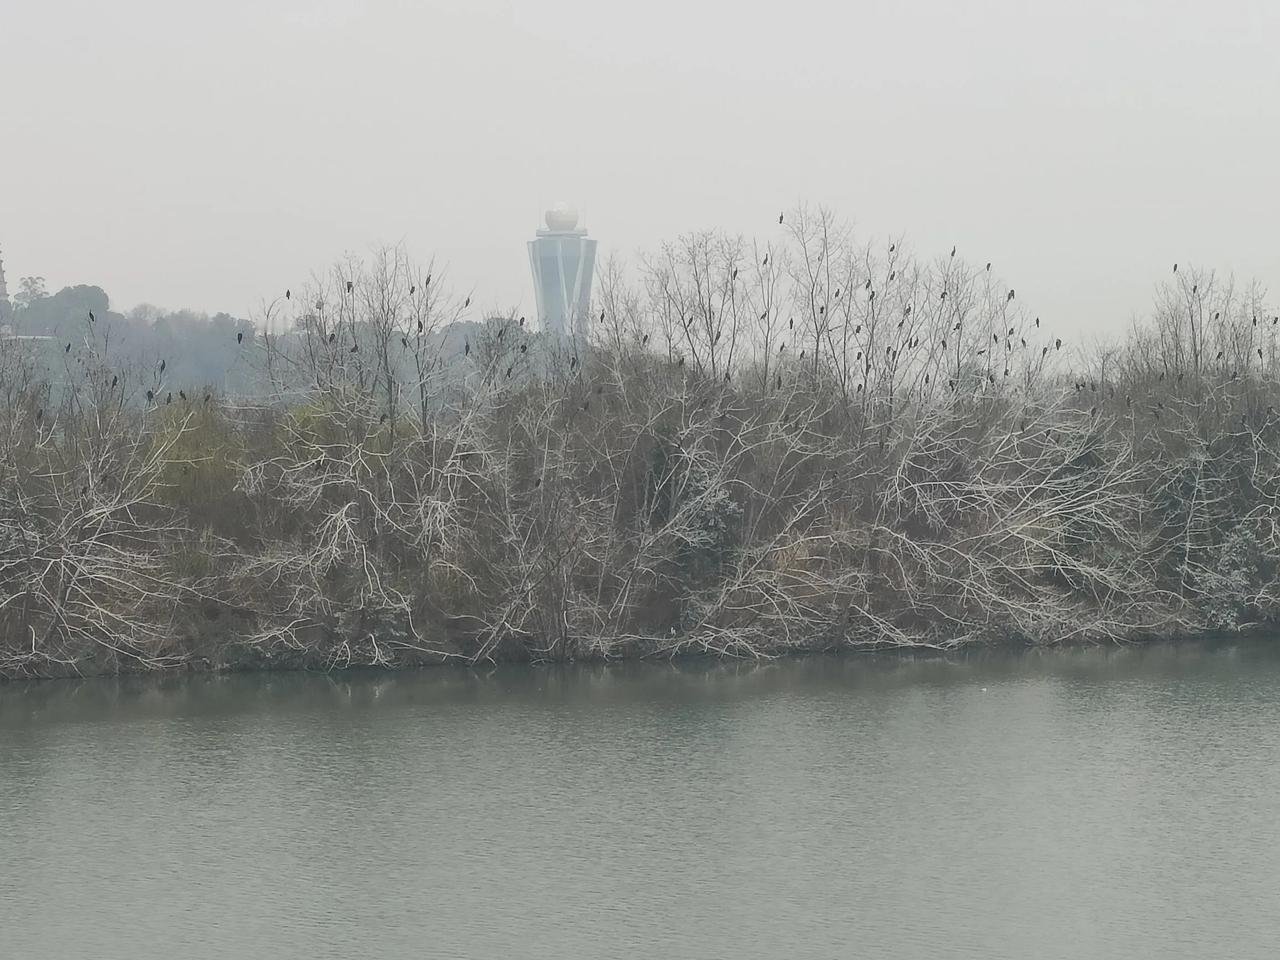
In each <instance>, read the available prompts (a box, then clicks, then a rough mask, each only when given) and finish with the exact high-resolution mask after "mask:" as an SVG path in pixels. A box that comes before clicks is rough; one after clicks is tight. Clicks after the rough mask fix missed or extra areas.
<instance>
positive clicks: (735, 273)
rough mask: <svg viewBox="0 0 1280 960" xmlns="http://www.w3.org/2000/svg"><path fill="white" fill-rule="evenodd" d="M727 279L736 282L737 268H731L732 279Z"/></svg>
mask: <svg viewBox="0 0 1280 960" xmlns="http://www.w3.org/2000/svg"><path fill="white" fill-rule="evenodd" d="M729 279H731V280H737V279H738V268H737V267H734V268H733V276H732V277H730V278H729Z"/></svg>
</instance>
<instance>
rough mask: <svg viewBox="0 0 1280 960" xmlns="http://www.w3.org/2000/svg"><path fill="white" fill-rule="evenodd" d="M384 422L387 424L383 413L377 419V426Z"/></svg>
mask: <svg viewBox="0 0 1280 960" xmlns="http://www.w3.org/2000/svg"><path fill="white" fill-rule="evenodd" d="M386 422H387V415H386V414H385V413H384V414H383V415H382V416H380V417H379V418H378V426H382V425H383V424H384V423H386Z"/></svg>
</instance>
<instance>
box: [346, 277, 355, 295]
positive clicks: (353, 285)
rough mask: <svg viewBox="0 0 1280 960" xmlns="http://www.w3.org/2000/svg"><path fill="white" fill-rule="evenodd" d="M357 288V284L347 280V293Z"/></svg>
mask: <svg viewBox="0 0 1280 960" xmlns="http://www.w3.org/2000/svg"><path fill="white" fill-rule="evenodd" d="M355 288H356V285H355V284H354V283H353V282H352V281H350V280H348V281H347V293H350V292H351V291H352V290H354V289H355Z"/></svg>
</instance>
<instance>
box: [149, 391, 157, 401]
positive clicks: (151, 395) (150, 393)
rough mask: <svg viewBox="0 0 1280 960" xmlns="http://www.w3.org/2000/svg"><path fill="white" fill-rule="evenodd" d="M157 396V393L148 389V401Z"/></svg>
mask: <svg viewBox="0 0 1280 960" xmlns="http://www.w3.org/2000/svg"><path fill="white" fill-rule="evenodd" d="M155 398H156V395H155V394H154V393H152V392H151V391H150V390H148V391H147V401H148V402H150V401H152V400H154V399H155Z"/></svg>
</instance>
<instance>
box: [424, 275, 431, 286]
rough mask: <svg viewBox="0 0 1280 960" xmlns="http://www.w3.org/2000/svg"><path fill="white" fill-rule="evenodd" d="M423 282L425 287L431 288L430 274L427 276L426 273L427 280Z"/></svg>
mask: <svg viewBox="0 0 1280 960" xmlns="http://www.w3.org/2000/svg"><path fill="white" fill-rule="evenodd" d="M423 282H424V283H425V285H426V286H428V287H429V286H431V274H429V273H428V274H427V279H426V280H425V281H423Z"/></svg>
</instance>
